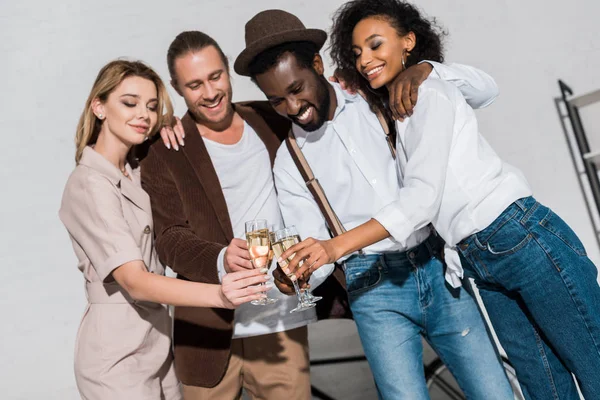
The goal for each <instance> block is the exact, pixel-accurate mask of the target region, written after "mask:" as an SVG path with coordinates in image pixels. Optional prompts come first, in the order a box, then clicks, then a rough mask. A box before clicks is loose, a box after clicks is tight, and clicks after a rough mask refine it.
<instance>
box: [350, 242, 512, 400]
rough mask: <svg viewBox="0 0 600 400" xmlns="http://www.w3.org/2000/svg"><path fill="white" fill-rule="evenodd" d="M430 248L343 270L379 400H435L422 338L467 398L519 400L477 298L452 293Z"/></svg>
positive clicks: (364, 260)
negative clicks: (426, 371) (427, 379)
mask: <svg viewBox="0 0 600 400" xmlns="http://www.w3.org/2000/svg"><path fill="white" fill-rule="evenodd" d="M429 242H430V240H428V241H427V242H425V243H423V244H421V245H419V246H417V247H415V248H414V249H411V250H409V251H408V252H405V253H385V254H381V255H367V256H352V257H351V258H349V259H348V260H346V262H345V264H346V283H347V288H348V295H349V299H350V307H351V309H352V312H353V314H354V320H355V321H356V325H357V326H358V333H359V335H360V340H361V342H362V345H363V348H364V350H365V355H366V356H367V360H368V362H369V366H370V367H371V371H372V372H373V377H374V378H375V383H376V385H377V390H378V393H379V398H380V399H386V400H387V399H393V400H396V399H410V400H420V399H429V394H428V391H427V386H426V384H425V376H424V372H423V343H422V341H421V335H422V336H424V337H425V339H426V340H427V341H428V342H429V343H430V344H431V346H432V347H433V348H434V350H435V351H436V352H437V354H438V355H439V356H440V358H441V359H442V360H443V361H444V363H445V364H446V365H447V366H448V368H449V369H450V371H451V372H452V374H453V375H454V377H455V378H456V380H457V381H458V384H459V385H460V387H461V389H462V390H463V391H464V392H465V394H466V395H467V398H469V399H478V400H494V399H498V400H508V399H513V394H512V390H511V388H510V384H509V383H508V380H507V378H506V375H505V374H504V370H503V368H502V366H501V364H500V362H499V358H498V355H497V353H496V350H495V348H494V346H493V345H492V342H491V341H490V337H489V335H488V331H487V329H486V326H485V324H484V322H483V319H482V317H481V314H480V312H479V308H478V307H477V304H476V302H475V301H474V299H473V297H472V293H470V292H469V291H468V290H466V289H465V288H460V289H452V288H450V287H449V286H447V285H446V282H445V280H444V271H443V269H444V267H443V264H442V263H441V262H440V261H439V259H438V258H435V257H432V251H431V246H430V245H429Z"/></svg>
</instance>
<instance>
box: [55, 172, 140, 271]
mask: <svg viewBox="0 0 600 400" xmlns="http://www.w3.org/2000/svg"><path fill="white" fill-rule="evenodd" d="M59 217H60V219H61V221H62V222H63V224H64V225H65V227H66V228H67V231H68V232H69V235H70V236H71V238H72V239H73V240H74V241H75V242H76V243H77V244H78V245H79V246H80V247H81V249H82V250H83V252H84V253H85V254H86V256H87V257H88V259H89V260H90V263H91V264H92V266H93V268H94V269H95V271H96V273H97V274H98V277H99V278H100V279H101V280H102V281H105V280H106V279H107V278H108V277H109V276H110V275H111V273H112V272H113V271H114V270H115V269H116V268H118V267H120V266H121V265H123V264H125V263H127V262H130V261H134V260H142V261H143V257H142V253H141V250H140V248H139V246H138V244H137V243H136V241H135V238H134V236H133V234H132V232H131V229H130V228H129V225H128V224H127V221H126V220H125V217H124V215H123V210H122V206H121V195H120V193H119V191H118V189H117V188H116V187H115V186H114V185H113V184H112V183H111V182H110V181H109V180H108V179H106V178H105V177H102V176H93V175H92V176H87V177H85V178H81V179H78V180H76V181H70V182H69V183H68V184H67V188H66V190H65V194H64V196H63V200H62V204H61V208H60V211H59Z"/></svg>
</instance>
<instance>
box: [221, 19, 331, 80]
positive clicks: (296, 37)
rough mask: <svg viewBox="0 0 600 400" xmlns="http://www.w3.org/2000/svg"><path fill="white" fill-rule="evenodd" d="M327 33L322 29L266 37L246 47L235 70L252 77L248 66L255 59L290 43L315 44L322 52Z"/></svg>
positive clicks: (235, 65) (238, 58)
mask: <svg viewBox="0 0 600 400" xmlns="http://www.w3.org/2000/svg"><path fill="white" fill-rule="evenodd" d="M326 40H327V33H326V32H325V31H322V30H321V29H298V30H291V31H287V32H282V33H277V34H275V35H272V36H266V37H264V38H261V39H259V40H257V41H255V42H253V43H252V44H251V45H250V46H248V47H246V48H245V49H244V50H243V51H242V52H241V53H240V55H239V56H237V58H236V59H235V62H234V64H233V69H234V71H235V72H237V73H238V74H239V75H243V76H250V71H249V70H248V66H249V65H250V63H251V62H252V60H254V58H255V57H256V56H257V55H259V54H260V53H262V52H263V51H265V50H268V49H270V48H271V47H275V46H277V45H280V44H283V43H288V42H313V43H314V44H316V45H317V47H318V50H321V48H322V47H323V45H324V44H325V41H326Z"/></svg>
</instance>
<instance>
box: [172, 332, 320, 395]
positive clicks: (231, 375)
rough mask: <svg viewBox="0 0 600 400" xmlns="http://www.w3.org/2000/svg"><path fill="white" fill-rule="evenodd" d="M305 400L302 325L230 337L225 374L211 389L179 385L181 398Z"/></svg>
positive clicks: (307, 384)
mask: <svg viewBox="0 0 600 400" xmlns="http://www.w3.org/2000/svg"><path fill="white" fill-rule="evenodd" d="M242 388H243V389H245V390H246V393H247V394H248V395H249V396H250V398H251V399H252V400H279V399H282V400H309V399H310V398H311V394H310V364H309V356H308V329H307V328H306V326H303V327H301V328H296V329H292V330H289V331H285V332H278V333H270V334H267V335H260V336H253V337H249V338H241V339H233V340H232V342H231V358H230V359H229V365H228V367H227V371H226V372H225V376H224V377H223V379H222V380H221V382H219V384H218V385H217V386H215V387H212V388H204V387H198V386H188V385H183V397H184V399H185V400H238V399H241V397H242Z"/></svg>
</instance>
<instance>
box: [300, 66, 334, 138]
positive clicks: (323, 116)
mask: <svg viewBox="0 0 600 400" xmlns="http://www.w3.org/2000/svg"><path fill="white" fill-rule="evenodd" d="M328 85H329V83H327V81H326V80H325V78H324V77H322V76H319V87H318V89H317V90H318V91H317V101H318V104H316V105H315V104H309V105H306V106H305V107H302V108H301V109H300V111H299V112H298V114H297V115H302V113H304V112H305V111H306V110H307V108H308V107H310V106H312V107H314V109H315V111H316V112H317V119H316V121H314V122H310V123H308V124H306V125H303V124H301V123H299V122H298V121H297V119H296V118H295V117H292V120H293V121H294V123H295V124H296V125H298V126H300V127H301V128H302V129H304V130H305V131H306V132H314V131H316V130H317V129H319V128H320V127H322V126H323V124H325V121H327V116H328V114H329V107H330V106H331V96H330V95H329V88H328Z"/></svg>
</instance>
